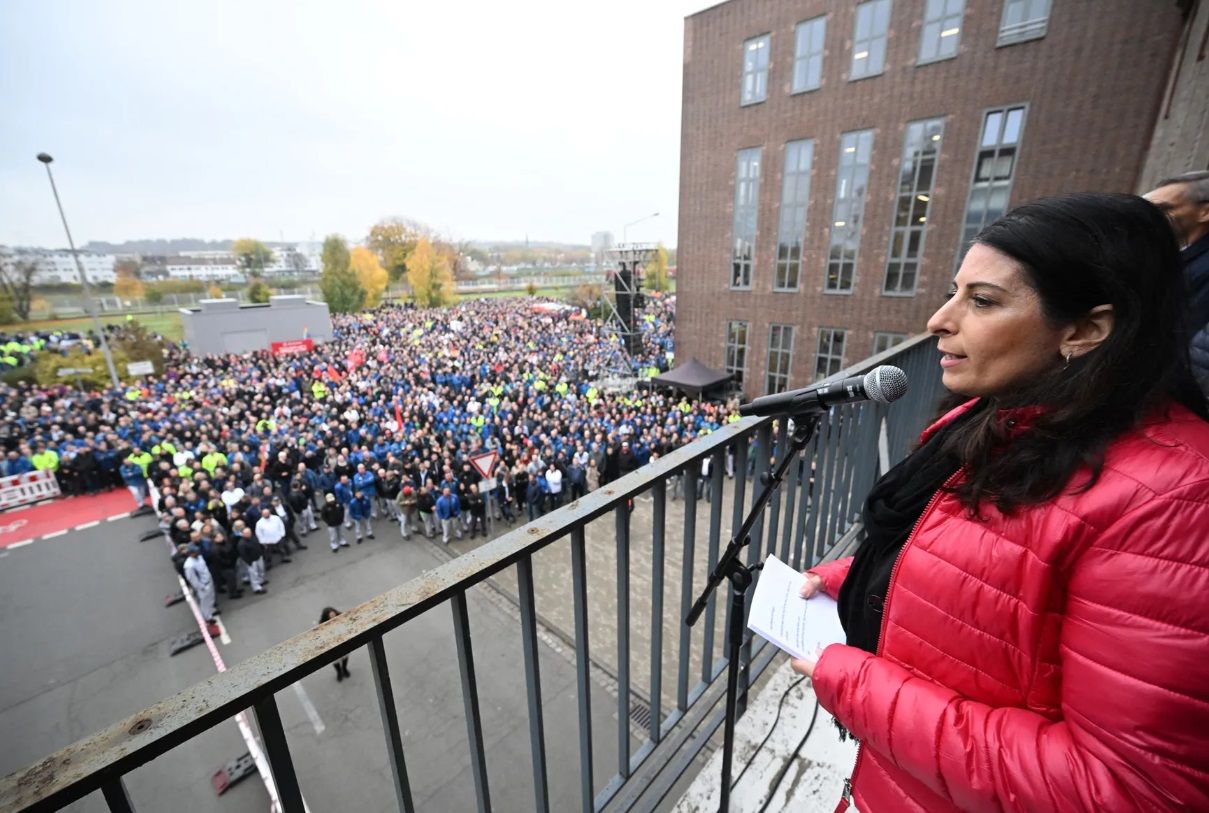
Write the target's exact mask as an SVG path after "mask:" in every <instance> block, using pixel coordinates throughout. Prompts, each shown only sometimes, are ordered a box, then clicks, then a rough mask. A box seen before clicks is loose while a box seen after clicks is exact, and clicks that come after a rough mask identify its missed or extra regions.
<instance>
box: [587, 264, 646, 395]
mask: <svg viewBox="0 0 1209 813" xmlns="http://www.w3.org/2000/svg"><path fill="white" fill-rule="evenodd" d="M656 249H657V246H656V245H655V244H654V243H623V244H621V245H618V246H615V247H613V248H611V249H609V250H608V251H607V252H606V255H605V256H606V257H607V261H608V265H609V270H608V272H607V276H606V279H608V280H609V281H610V282H611V285H605V286H602V288H601V292H600V312H601V313H602V314H604V327H603V330H604V333H605V335H606V336H612V337H615V339H616V344H617V347H618V349H619V350H620V352H619V353H618V354H616V355H615V356H613V357H611V358H610V360H609V364H608V366H607V367H606V368H605V369H604V370H602V371H601V372H602V373H603V374H604V375H606V376H609V377H615V378H633V377H634V371H633V367H632V366H631V365H630V359H631V358H633V357H634V356H637V355H638V354H639V353H640V352H641V350H642V324H641V322H640V321H639V316H638V312H639V311H640V310H642V303H643V296H642V276H643V274H642V272H643V269H644V268H646V264H647V263H648V262H650V260H651V257H652V256H654V254H655V251H656ZM610 288H611V289H612V290H610Z"/></svg>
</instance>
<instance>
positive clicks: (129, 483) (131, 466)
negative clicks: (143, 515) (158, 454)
mask: <svg viewBox="0 0 1209 813" xmlns="http://www.w3.org/2000/svg"><path fill="white" fill-rule="evenodd" d="M120 471H121V474H122V482H124V483H125V484H126V488H128V489H130V496H132V497H134V507H135V509H136V510H137V509H139V508H142V507H143V504H144V503H145V502H146V501H147V477H146V475H144V474H143V467H142V466H140V465H139V464H138V463H135V462H134V461H133V460H127V461H126V462H125V463H123V464H122V466H121V469H120Z"/></svg>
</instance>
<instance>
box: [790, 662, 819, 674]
mask: <svg viewBox="0 0 1209 813" xmlns="http://www.w3.org/2000/svg"><path fill="white" fill-rule="evenodd" d="M818 662H819V661H818V658H817V657H816V658H815V659H814V660H810V659H808V658H794V659H792V660H791V661H790V662H789V665H790V667H792V668H793V671H795V672H797V673H798V674H799V675H805V676H806V677H808V678H812V677H814V667H815V665H817V664H818Z"/></svg>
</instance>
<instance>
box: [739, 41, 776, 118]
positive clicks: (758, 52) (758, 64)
mask: <svg viewBox="0 0 1209 813" xmlns="http://www.w3.org/2000/svg"><path fill="white" fill-rule="evenodd" d="M769 45H770V42H769V36H768V34H765V35H764V36H762V37H753V38H752V39H749V40H748V41H747V42H745V43H743V87H742V90H741V96H742V98H741V100H740V104H755V103H756V102H762V101H764V100H765V99H767V98H768V51H769Z"/></svg>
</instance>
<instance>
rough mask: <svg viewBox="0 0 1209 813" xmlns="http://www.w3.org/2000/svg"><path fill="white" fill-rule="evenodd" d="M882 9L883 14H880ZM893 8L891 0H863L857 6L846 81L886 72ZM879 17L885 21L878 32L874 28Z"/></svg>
mask: <svg viewBox="0 0 1209 813" xmlns="http://www.w3.org/2000/svg"><path fill="white" fill-rule="evenodd" d="M883 9H884V10H885V13H884V15H883V14H882V13H881V12H882V10H883ZM893 11H894V7H893V4H892V0H865V2H864V3H861V4H860V5H859V6H857V7H856V14H855V15H854V17H855V19H854V21H853V24H852V60H851V62H850V63H849V67H848V81H850V82H855V81H856V80H858V79H867V78H869V77H870V76H879V75H881V74H882V73H883V72H885V70H886V40H887V39H889V37H890V15H891V14H892V13H893ZM879 18H880V19H882V20H883V21H884V22H885V24H886V25H885V28H883V29H881V30H880V31H878V30H877V22H878V20H879Z"/></svg>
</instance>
